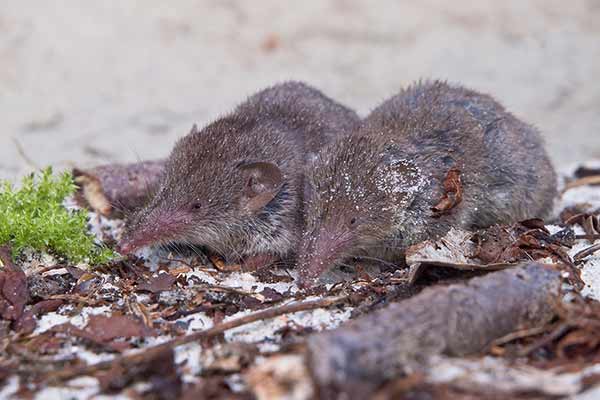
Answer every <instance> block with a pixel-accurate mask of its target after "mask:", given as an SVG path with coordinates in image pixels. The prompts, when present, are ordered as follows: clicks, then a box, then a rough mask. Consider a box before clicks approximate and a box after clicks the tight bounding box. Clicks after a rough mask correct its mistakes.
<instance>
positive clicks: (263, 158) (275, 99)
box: [119, 82, 360, 269]
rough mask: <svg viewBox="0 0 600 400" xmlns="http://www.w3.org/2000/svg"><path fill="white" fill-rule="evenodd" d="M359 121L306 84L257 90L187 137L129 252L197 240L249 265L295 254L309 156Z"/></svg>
mask: <svg viewBox="0 0 600 400" xmlns="http://www.w3.org/2000/svg"><path fill="white" fill-rule="evenodd" d="M359 122H360V119H359V117H358V116H357V114H356V113H355V112H354V111H352V110H350V109H348V108H346V107H344V106H342V105H340V104H339V103H337V102H335V101H333V100H332V99H330V98H328V97H326V96H325V95H323V94H322V93H321V92H320V91H318V90H316V89H314V88H311V87H310V86H307V85H305V84H303V83H299V82H287V83H283V84H279V85H275V86H273V87H271V88H268V89H265V90H263V91H260V92H258V93H257V94H255V95H253V96H251V97H250V98H249V99H248V100H246V101H245V102H244V103H242V104H241V105H239V106H238V107H237V108H236V109H235V110H234V111H233V112H232V113H230V114H229V115H226V116H225V117H223V118H220V119H218V120H216V121H215V122H213V123H211V124H209V125H208V126H206V127H205V128H204V129H202V130H200V131H198V130H196V129H195V128H194V129H192V132H191V133H190V134H189V135H187V136H185V137H184V138H182V139H181V140H179V142H178V143H177V144H176V145H175V148H174V149H173V151H172V153H171V155H170V157H169V159H168V161H167V165H166V168H165V173H164V176H163V177H162V179H161V182H160V186H159V189H158V191H157V192H156V194H155V195H154V197H153V198H152V199H151V200H150V202H149V204H148V205H147V206H145V207H144V208H142V209H141V210H139V211H138V212H136V213H135V214H134V215H132V216H131V217H130V218H129V219H128V222H127V224H126V229H125V234H124V236H123V239H122V240H121V242H120V244H119V245H120V249H121V252H122V253H130V252H132V251H134V250H136V249H138V248H140V247H142V246H147V245H152V244H168V243H183V244H191V245H196V246H204V247H206V248H208V250H210V251H211V252H213V253H216V254H219V255H221V256H222V257H224V258H225V260H226V261H227V262H241V263H243V264H244V266H245V267H246V268H247V269H255V268H259V267H263V266H265V265H267V264H270V263H273V262H276V261H278V260H280V259H284V258H286V257H288V256H289V255H290V254H291V253H292V252H293V250H294V249H295V248H296V246H297V242H298V233H299V228H300V225H301V218H302V217H301V210H300V207H301V205H302V198H301V194H302V190H301V188H302V180H303V173H304V169H305V167H306V165H307V164H308V162H307V161H309V160H312V159H314V157H315V156H316V153H317V152H318V151H319V150H320V149H321V148H322V147H323V146H324V145H325V144H327V143H330V142H332V141H334V139H337V138H339V137H340V136H341V135H345V134H347V133H350V132H352V131H354V130H356V129H357V127H358V124H359Z"/></svg>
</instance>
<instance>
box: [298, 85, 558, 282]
mask: <svg viewBox="0 0 600 400" xmlns="http://www.w3.org/2000/svg"><path fill="white" fill-rule="evenodd" d="M452 168H456V169H458V170H460V171H461V174H460V176H461V180H462V187H463V198H462V202H461V203H460V204H458V205H457V206H456V207H454V208H453V209H451V210H450V211H449V212H448V213H447V214H444V215H441V216H439V215H434V213H433V212H432V210H431V208H432V207H433V206H435V205H436V204H437V203H438V202H439V201H440V200H441V198H442V196H443V195H444V190H443V181H444V179H445V177H446V174H447V173H448V171H449V170H450V169H452ZM306 193H307V198H306V206H305V207H306V210H305V215H306V216H305V220H306V228H305V232H304V235H303V239H302V246H301V252H300V253H301V254H300V271H301V273H302V275H303V277H304V279H305V280H308V279H312V278H314V277H316V276H318V275H319V274H320V273H322V272H323V271H324V270H326V269H327V268H329V267H330V266H331V265H335V264H336V263H339V262H343V261H344V260H345V259H347V258H349V257H351V256H361V255H362V256H367V257H376V258H379V259H383V260H388V261H397V260H398V258H399V257H401V256H402V253H403V250H404V249H405V248H406V247H407V246H409V245H412V244H415V243H417V242H419V241H422V240H425V239H429V238H436V237H439V236H440V235H443V234H445V233H446V232H447V231H448V230H449V229H450V228H451V227H458V228H465V229H475V228H479V227H485V226H489V225H492V224H495V223H509V222H513V221H517V220H523V219H526V218H531V217H544V216H547V215H548V213H549V212H550V211H551V209H552V205H553V199H554V198H555V195H556V176H555V173H554V170H553V168H552V165H551V163H550V161H549V159H548V156H547V154H546V152H545V150H544V148H543V144H542V139H541V137H540V134H539V132H538V131H537V130H536V129H535V128H534V127H532V126H531V125H528V124H526V123H524V122H522V121H520V120H519V119H517V118H516V117H514V116H513V115H512V114H510V113H508V112H507V111H506V110H505V109H504V108H503V107H502V106H501V105H500V104H499V103H498V102H496V101H495V100H494V99H492V98H491V97H490V96H488V95H485V94H481V93H477V92H474V91H472V90H468V89H465V88H463V87H460V86H451V85H448V84H446V83H444V82H439V81H435V82H426V83H417V84H415V85H413V86H411V87H409V88H407V89H405V90H403V91H401V92H400V93H399V94H398V95H396V96H394V97H392V98H391V99H389V100H387V101H385V102H384V103H383V104H381V105H380V106H379V107H377V108H376V109H375V110H373V111H372V112H371V114H370V115H369V116H368V117H367V118H366V119H365V121H364V124H363V126H362V127H361V128H360V129H359V130H358V131H357V132H355V133H354V134H353V135H352V136H351V137H350V138H344V139H343V140H341V141H339V142H338V143H336V144H334V145H331V146H328V147H327V148H326V149H324V150H323V151H322V154H321V156H320V158H319V160H318V161H317V163H316V165H315V168H314V170H313V171H312V172H310V173H309V174H308V176H307V189H306Z"/></svg>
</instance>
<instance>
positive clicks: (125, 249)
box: [117, 238, 140, 256]
mask: <svg viewBox="0 0 600 400" xmlns="http://www.w3.org/2000/svg"><path fill="white" fill-rule="evenodd" d="M139 248H140V246H137V245H136V244H135V242H133V241H131V240H129V239H127V238H123V239H121V240H120V241H119V243H117V251H118V252H119V253H120V254H122V255H124V256H126V255H128V254H131V253H133V252H134V251H136V250H137V249H139Z"/></svg>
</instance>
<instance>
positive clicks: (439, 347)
mask: <svg viewBox="0 0 600 400" xmlns="http://www.w3.org/2000/svg"><path fill="white" fill-rule="evenodd" d="M560 283H561V279H560V275H559V273H558V272H557V271H554V270H552V269H550V268H549V267H546V266H544V265H542V264H537V263H530V264H526V265H524V266H522V267H518V268H514V269H509V270H503V271H498V272H493V273H490V274H488V275H486V276H484V277H480V278H474V279H472V280H471V281H469V282H468V283H466V284H457V285H451V286H446V287H435V288H430V289H426V290H424V291H423V292H422V293H421V294H419V295H417V296H414V297H412V298H410V299H408V300H405V301H402V302H399V303H395V304H391V305H390V306H388V307H386V308H383V309H380V310H377V311H375V312H373V313H371V314H368V315H365V316H364V317H361V318H359V319H357V320H354V321H351V322H349V323H347V324H344V325H342V326H341V327H340V328H338V329H335V330H332V331H328V332H324V333H320V334H316V335H313V336H312V337H310V338H309V339H308V350H307V363H308V367H309V369H310V371H311V375H312V376H313V379H314V381H315V383H316V384H317V387H318V388H319V390H320V393H321V396H322V397H323V398H342V397H341V396H347V397H345V398H368V395H369V394H371V393H372V391H373V390H374V389H376V388H377V386H378V385H380V384H381V383H382V382H384V381H385V380H387V379H390V378H392V377H395V376H398V375H399V374H401V373H403V372H406V371H410V370H411V369H418V368H419V367H420V366H423V365H426V363H427V360H428V359H430V358H431V357H432V356H434V355H439V354H442V355H447V356H464V355H467V354H471V353H475V352H478V351H480V350H482V349H484V348H485V347H486V346H487V345H488V344H489V343H490V342H492V341H493V340H494V339H497V338H499V337H502V336H504V335H506V334H508V333H510V332H513V331H516V330H519V329H524V328H527V327H532V326H536V325H538V324H541V323H543V322H545V321H548V320H549V319H550V318H551V317H552V316H553V315H554V309H555V305H556V304H557V301H558V298H559V297H558V294H559V288H560Z"/></svg>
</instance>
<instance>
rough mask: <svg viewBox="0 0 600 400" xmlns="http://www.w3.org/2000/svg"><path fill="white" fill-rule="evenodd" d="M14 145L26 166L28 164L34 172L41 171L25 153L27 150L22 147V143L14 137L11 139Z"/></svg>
mask: <svg viewBox="0 0 600 400" xmlns="http://www.w3.org/2000/svg"><path fill="white" fill-rule="evenodd" d="M11 139H12V141H13V143H14V144H15V147H16V148H17V153H19V155H20V156H21V158H22V159H23V161H25V164H27V165H28V166H29V167H30V168H33V169H34V170H38V169H40V167H39V165H37V164H36V163H35V162H34V161H33V160H32V159H31V158H30V157H29V156H28V155H27V153H26V152H25V149H24V148H23V146H22V145H21V143H20V142H19V141H18V140H17V138H15V137H13V138H11Z"/></svg>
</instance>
